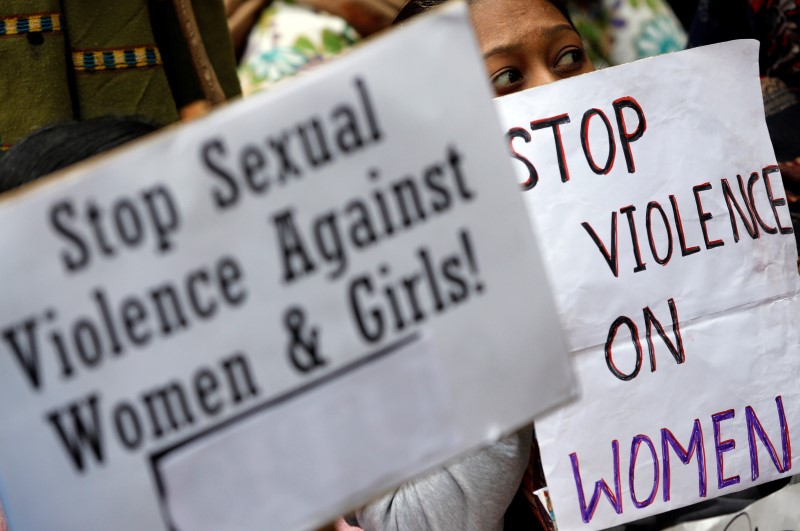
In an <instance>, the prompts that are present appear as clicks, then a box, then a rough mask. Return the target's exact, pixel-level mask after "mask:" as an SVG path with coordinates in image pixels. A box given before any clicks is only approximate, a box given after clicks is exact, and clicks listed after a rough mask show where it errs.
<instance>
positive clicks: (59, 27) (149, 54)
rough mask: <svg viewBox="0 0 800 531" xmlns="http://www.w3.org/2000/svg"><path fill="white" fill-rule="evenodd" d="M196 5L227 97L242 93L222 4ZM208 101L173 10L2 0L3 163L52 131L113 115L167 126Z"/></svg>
mask: <svg viewBox="0 0 800 531" xmlns="http://www.w3.org/2000/svg"><path fill="white" fill-rule="evenodd" d="M192 5H193V6H194V15H195V18H196V19H197V24H198V27H199V34H200V37H201V38H202V40H203V43H204V44H205V46H206V50H207V52H208V55H209V59H210V62H211V64H212V66H213V68H214V70H215V71H216V73H217V76H218V78H219V81H220V84H221V85H222V88H223V90H224V92H225V94H226V95H227V96H228V97H233V96H236V95H238V94H240V90H239V80H238V77H237V75H236V60H235V56H234V54H233V47H232V45H231V43H230V34H229V33H228V28H227V22H226V19H225V10H224V6H223V4H222V0H193V1H192ZM201 98H203V91H202V88H201V86H200V83H199V82H198V78H197V75H196V74H195V72H194V68H193V65H192V62H191V59H190V53H189V48H188V46H187V43H186V39H185V37H184V36H183V32H182V31H181V25H180V23H179V21H178V16H177V14H176V12H175V10H174V7H173V4H172V2H165V1H151V0H125V1H123V2H111V1H87V0H6V1H3V0H0V101H2V102H3V112H1V113H0V156H2V154H3V153H4V152H5V151H7V150H8V147H9V146H10V145H13V144H15V143H16V142H18V141H19V140H20V139H21V138H23V137H25V136H26V135H28V134H30V133H31V132H33V131H35V130H37V129H39V128H41V127H43V126H45V125H48V124H51V123H55V122H63V121H68V120H76V119H77V120H84V119H89V118H94V117H97V116H104V115H108V114H114V115H122V116H125V115H139V116H143V117H146V118H149V119H151V120H153V121H155V122H158V123H162V124H167V123H171V122H174V121H177V120H178V109H179V108H182V107H183V106H185V105H187V104H189V103H191V102H194V101H196V100H198V99H201Z"/></svg>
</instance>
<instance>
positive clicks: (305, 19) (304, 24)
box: [239, 0, 360, 95]
mask: <svg viewBox="0 0 800 531" xmlns="http://www.w3.org/2000/svg"><path fill="white" fill-rule="evenodd" d="M359 40H360V36H359V35H358V33H356V31H355V30H354V29H353V28H352V27H351V26H350V25H349V24H348V23H347V22H346V21H345V20H343V19H341V18H339V17H334V16H332V15H329V14H326V13H322V12H319V11H314V10H312V9H311V8H308V7H305V6H300V5H296V4H295V3H294V2H291V1H288V0H276V1H275V2H273V3H272V4H271V5H270V6H269V7H268V8H267V9H265V10H264V11H263V12H262V14H261V17H260V18H259V20H258V22H257V23H256V25H255V27H254V28H253V30H252V32H251V33H250V36H249V38H248V42H247V47H246V48H245V52H244V55H243V56H242V60H241V62H240V67H239V81H240V82H241V85H242V92H243V93H244V94H245V95H249V94H253V93H254V92H258V91H259V90H263V89H265V88H268V87H271V86H272V85H274V84H275V83H277V82H279V81H281V80H283V79H286V78H288V77H291V76H293V75H295V74H297V73H299V72H302V71H304V70H306V69H308V68H311V67H313V66H314V65H317V64H320V63H322V62H324V61H326V60H328V59H330V58H331V57H334V56H336V55H338V54H340V53H341V52H342V51H343V50H345V49H346V48H349V47H351V46H353V45H354V44H355V43H356V42H358V41H359Z"/></svg>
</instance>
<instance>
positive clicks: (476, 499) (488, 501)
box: [356, 426, 532, 531]
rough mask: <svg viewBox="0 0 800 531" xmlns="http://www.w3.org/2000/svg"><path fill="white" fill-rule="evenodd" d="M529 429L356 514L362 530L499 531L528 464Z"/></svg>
mask: <svg viewBox="0 0 800 531" xmlns="http://www.w3.org/2000/svg"><path fill="white" fill-rule="evenodd" d="M531 435H532V428H531V427H530V426H528V427H526V428H524V429H522V430H520V431H519V432H517V433H513V434H511V435H508V436H507V437H504V438H502V439H500V440H499V441H498V442H496V443H494V444H492V445H491V446H488V447H486V448H483V449H480V450H478V451H476V452H475V453H473V454H471V455H468V456H467V457H465V458H463V459H461V460H460V461H458V462H456V463H454V464H452V465H450V466H446V467H444V468H441V469H439V470H436V471H434V472H433V473H431V474H429V475H428V476H425V477H422V478H420V479H418V480H416V481H412V482H410V483H407V484H405V485H403V486H401V487H399V488H398V489H397V490H395V491H394V492H391V493H389V494H387V495H385V496H383V497H381V498H379V499H378V500H376V501H374V502H372V503H371V504H369V505H367V506H366V507H364V508H362V509H361V510H359V511H358V512H357V513H356V516H357V518H358V523H359V525H360V526H361V527H362V528H363V529H364V531H423V530H426V529H432V530H435V531H451V530H452V531H495V530H496V531H500V530H502V529H503V515H504V514H505V512H506V509H507V508H508V506H509V505H510V504H511V500H513V499H514V495H515V494H516V492H517V489H518V488H519V485H520V482H521V481H522V474H523V473H524V472H525V469H526V468H527V466H528V458H529V456H530V449H531Z"/></svg>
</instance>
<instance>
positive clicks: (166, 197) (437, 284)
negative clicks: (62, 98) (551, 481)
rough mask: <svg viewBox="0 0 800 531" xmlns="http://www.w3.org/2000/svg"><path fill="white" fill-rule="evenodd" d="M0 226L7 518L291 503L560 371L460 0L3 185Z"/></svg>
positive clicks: (378, 488)
mask: <svg viewBox="0 0 800 531" xmlns="http://www.w3.org/2000/svg"><path fill="white" fill-rule="evenodd" d="M432 48H433V49H442V50H448V61H449V63H448V75H447V76H444V77H443V76H442V75H441V72H442V65H441V60H440V59H439V58H438V57H437V56H436V55H435V54H430V53H429V50H430V49H432ZM0 248H2V249H3V257H2V260H0V275H2V277H3V278H4V279H6V281H5V282H4V287H3V290H2V295H1V296H0V297H1V298H0V419H2V423H3V425H2V429H1V430H0V480H1V481H2V495H3V502H4V506H5V508H6V509H7V511H8V516H9V519H10V524H11V527H12V528H13V529H14V530H15V531H26V530H40V529H60V530H86V529H115V530H125V529H130V530H141V529H167V528H172V529H303V528H310V527H312V526H315V525H318V524H322V523H324V522H325V521H326V520H329V519H332V518H333V517H335V516H337V515H338V514H341V512H343V511H345V510H347V509H350V508H352V507H354V506H355V505H356V504H361V503H364V502H366V501H368V500H369V498H370V497H371V496H375V495H378V494H381V493H382V492H383V491H385V490H387V489H389V488H391V487H393V486H396V485H397V484H399V483H400V482H402V481H404V480H407V479H409V478H411V477H413V476H415V475H418V474H420V473H422V472H423V471H425V470H427V469H430V468H432V467H433V466H435V465H437V464H440V463H442V462H444V461H446V460H448V459H452V458H454V457H456V456H458V455H460V454H462V453H464V452H466V451H467V450H470V449H472V448H476V447H478V446H480V445H482V444H485V443H488V442H491V441H493V440H496V438H497V437H499V436H500V435H501V434H502V433H503V432H506V431H509V430H513V429H517V428H519V427H522V426H523V425H524V424H525V423H527V422H529V421H530V420H531V418H532V417H533V415H534V414H535V413H537V412H542V411H544V410H545V409H548V408H551V407H553V406H554V405H556V404H558V403H560V402H562V401H564V400H566V399H567V398H569V397H570V396H572V394H573V387H574V384H573V380H572V377H571V372H570V368H569V363H568V357H567V351H566V348H565V345H564V343H563V340H562V339H561V334H560V332H559V325H558V322H557V315H556V311H555V308H554V306H553V302H552V296H551V294H550V292H549V288H548V286H547V284H546V282H545V274H544V266H543V264H542V262H541V259H540V258H539V257H538V255H537V251H536V246H535V238H534V237H533V236H532V231H531V230H530V224H529V221H528V219H527V213H526V212H525V208H524V203H523V199H522V197H521V196H520V194H519V192H518V190H517V187H516V182H515V178H514V175H513V170H512V167H511V163H510V161H509V160H508V156H507V152H506V150H505V146H504V144H503V142H502V131H501V128H500V126H499V124H498V122H497V117H496V114H495V111H494V108H493V105H492V101H491V94H490V89H489V87H488V83H487V82H486V80H485V73H484V70H483V66H482V64H481V60H480V57H479V54H478V53H477V45H476V43H475V41H474V37H473V35H472V32H471V29H470V23H469V19H468V16H467V10H466V7H465V6H463V5H461V4H458V5H454V6H452V7H450V8H448V9H445V10H443V11H441V12H440V13H439V14H438V15H436V16H433V17H430V18H427V19H425V20H420V21H419V22H417V23H414V24H411V25H410V27H409V28H408V29H405V30H401V31H398V32H394V33H392V34H390V35H387V36H385V37H383V38H379V39H377V40H376V41H374V42H372V43H370V44H368V45H366V46H364V47H362V48H361V49H359V50H357V51H356V52H354V53H352V54H350V55H349V56H347V57H344V58H342V59H341V60H338V61H336V62H334V63H332V64H330V65H326V66H324V67H322V68H320V69H319V70H317V71H316V72H313V73H310V74H308V75H307V76H304V77H303V78H301V79H298V80H297V81H296V82H293V83H287V84H286V85H284V86H282V87H280V88H278V89H276V90H275V91H274V92H272V93H268V94H263V95H260V96H257V97H254V98H252V99H250V100H246V101H243V102H238V103H235V104H233V105H230V106H229V107H227V108H225V109H223V110H221V111H219V112H215V113H213V114H212V115H210V116H208V117H206V118H204V119H202V120H200V121H198V122H195V123H192V124H189V125H185V126H182V127H180V128H176V129H173V130H171V131H166V132H164V133H162V134H160V135H156V136H155V137H153V138H150V139H147V140H145V141H143V142H142V143H140V144H138V145H136V146H132V147H130V148H126V149H123V150H122V151H121V152H119V153H116V154H113V155H110V156H107V157H105V158H103V159H100V160H97V161H94V162H91V163H89V164H88V165H85V166H83V167H80V168H77V169H74V170H71V171H68V172H67V173H65V174H63V175H60V176H57V177H55V178H53V179H52V180H50V181H49V182H46V183H43V184H42V185H41V186H38V187H35V189H33V190H30V191H27V192H21V193H20V194H18V195H16V196H12V197H10V198H8V199H4V200H3V201H2V202H1V203H0Z"/></svg>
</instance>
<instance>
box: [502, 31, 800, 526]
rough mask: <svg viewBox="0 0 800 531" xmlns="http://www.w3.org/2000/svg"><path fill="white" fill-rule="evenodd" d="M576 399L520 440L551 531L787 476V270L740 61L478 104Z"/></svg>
mask: <svg viewBox="0 0 800 531" xmlns="http://www.w3.org/2000/svg"><path fill="white" fill-rule="evenodd" d="M497 107H498V109H499V111H500V113H501V115H502V120H503V123H504V124H505V126H506V131H507V135H506V138H507V140H508V142H509V145H510V147H511V150H512V152H511V153H512V155H511V156H512V158H513V160H514V164H515V166H516V168H517V173H518V176H519V178H520V179H521V181H522V187H523V189H524V190H525V191H524V196H525V198H526V201H527V204H528V206H529V207H530V208H529V212H530V216H531V218H532V220H533V223H534V226H535V230H536V233H537V235H538V237H539V242H540V245H541V247H542V251H543V253H544V255H545V262H546V265H547V272H548V277H549V279H550V282H551V285H552V287H553V291H554V293H555V297H556V304H557V306H558V308H559V313H560V316H561V320H562V325H563V326H564V327H565V328H566V331H567V341H568V343H569V348H570V350H571V352H572V358H573V362H574V366H575V368H576V371H577V374H578V379H579V386H580V392H581V398H580V399H579V400H578V401H576V402H573V403H570V404H569V405H567V406H566V407H564V408H561V409H559V410H558V411H555V412H553V413H552V414H548V415H545V416H543V417H542V418H541V419H538V420H537V424H536V432H537V435H538V437H539V443H540V446H541V449H542V458H543V464H544V470H545V474H546V478H547V481H548V485H549V487H550V494H551V497H552V500H553V507H554V509H555V514H556V518H557V522H558V526H559V528H560V529H567V530H572V529H587V530H588V529H603V528H606V527H609V526H612V525H616V524H621V523H623V522H629V521H633V520H637V519H640V518H643V517H645V516H648V515H652V514H655V513H660V512H664V511H667V510H670V509H675V508H677V507H681V506H685V505H689V504H692V503H696V502H699V501H701V500H704V499H708V498H712V497H716V496H721V495H724V494H728V493H731V492H735V491H737V490H740V489H744V488H747V487H749V486H752V485H754V484H757V483H761V482H765V481H769V480H772V479H775V478H779V477H785V476H789V475H791V474H793V473H797V471H798V470H797V460H798V456H797V455H795V454H792V450H791V448H792V446H791V440H792V437H797V434H799V433H800V387H799V386H798V385H797V376H798V374H800V330H799V329H798V327H797V319H798V317H800V302H799V301H798V289H799V288H800V278H799V277H798V274H797V262H796V258H797V250H796V247H795V235H794V234H793V231H792V226H791V223H790V216H789V212H788V209H787V207H786V200H785V195H784V189H783V185H782V182H781V175H780V172H779V170H778V166H777V164H776V160H775V155H774V152H773V149H772V146H771V144H770V139H769V136H768V133H767V128H766V123H765V119H764V111H763V105H762V100H761V90H760V84H759V78H758V46H757V43H755V42H753V41H738V42H733V43H728V44H722V45H717V46H711V47H707V48H699V49H695V50H690V51H686V52H681V53H676V54H671V55H667V56H662V57H658V58H654V59H647V60H643V61H639V62H636V63H633V64H630V65H625V66H621V67H617V68H611V69H608V70H603V71H599V72H595V73H591V74H587V75H585V76H581V77H578V78H574V79H569V80H566V81H563V82H559V83H557V84H555V85H553V86H545V87H541V88H536V89H533V90H530V91H527V92H523V93H520V94H514V95H511V96H508V97H504V98H500V99H499V100H497Z"/></svg>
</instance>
